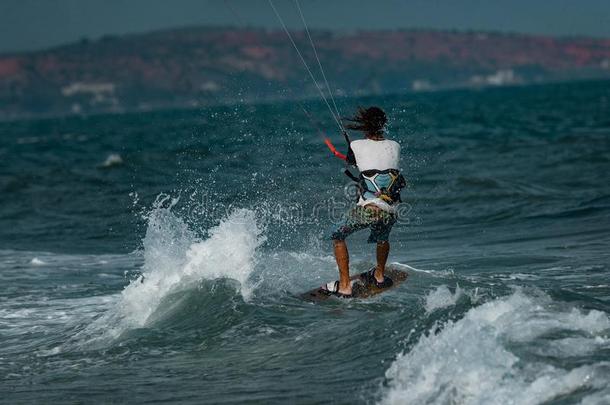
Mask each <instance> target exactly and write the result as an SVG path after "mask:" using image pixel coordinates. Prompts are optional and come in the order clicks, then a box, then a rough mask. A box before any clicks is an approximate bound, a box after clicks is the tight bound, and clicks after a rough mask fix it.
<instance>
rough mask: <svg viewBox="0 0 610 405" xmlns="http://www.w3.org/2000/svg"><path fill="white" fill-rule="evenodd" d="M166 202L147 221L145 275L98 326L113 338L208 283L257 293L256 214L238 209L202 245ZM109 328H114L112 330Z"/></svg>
mask: <svg viewBox="0 0 610 405" xmlns="http://www.w3.org/2000/svg"><path fill="white" fill-rule="evenodd" d="M165 201H166V200H162V201H159V202H158V203H156V204H155V208H154V209H153V210H152V212H151V213H150V214H149V217H148V229H147V231H146V236H145V238H144V265H143V268H142V275H141V276H140V277H138V278H137V279H135V280H133V281H132V282H131V283H130V284H129V285H128V286H127V287H126V288H125V289H124V290H123V292H122V293H121V295H120V300H119V302H118V303H117V306H116V307H115V308H114V310H113V311H112V313H111V314H109V317H103V318H101V319H100V320H98V322H96V324H98V326H99V324H100V322H101V323H102V324H105V325H104V328H105V329H106V330H107V331H108V332H107V334H109V335H110V337H111V338H116V337H118V336H120V335H121V334H122V333H123V332H124V331H126V330H128V329H132V328H138V327H143V326H145V325H146V324H147V322H148V321H149V320H150V319H151V316H152V315H153V314H154V313H155V311H156V310H157V309H158V308H159V306H160V305H161V303H162V302H163V300H164V299H165V298H166V297H167V296H168V295H169V294H174V293H177V292H180V291H184V290H187V289H189V288H192V287H193V286H196V285H197V283H199V282H200V281H201V280H204V279H205V280H215V279H220V278H229V279H233V280H236V281H237V282H238V283H239V287H238V290H239V292H240V293H241V295H242V297H243V298H244V299H245V300H247V299H248V298H249V297H250V294H251V292H252V288H251V286H250V285H249V284H248V278H249V276H250V274H251V273H252V271H253V269H254V266H255V262H256V249H257V248H258V247H259V246H260V245H261V244H262V243H263V242H264V241H265V237H264V236H263V234H262V233H263V231H262V229H261V228H260V227H259V226H258V224H257V221H256V218H255V215H254V212H253V211H250V210H247V209H236V210H234V211H233V212H232V213H230V214H229V216H228V217H227V218H226V219H224V220H223V221H222V222H221V223H220V224H219V225H218V226H216V227H214V228H211V229H210V230H209V232H208V234H209V237H208V238H207V239H205V240H198V239H197V237H196V235H195V234H194V233H193V232H192V231H191V230H190V229H189V228H188V226H187V224H186V223H185V222H184V221H182V220H181V219H180V218H179V217H177V216H176V215H175V214H174V213H173V212H172V207H173V206H174V205H175V203H176V202H177V201H176V200H174V201H172V202H171V204H170V206H169V207H165V208H163V207H161V206H162V205H163V203H164V202H165ZM109 318H110V319H109ZM108 323H110V324H112V323H114V324H115V327H111V328H109V329H108Z"/></svg>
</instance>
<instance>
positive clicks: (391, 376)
mask: <svg viewBox="0 0 610 405" xmlns="http://www.w3.org/2000/svg"><path fill="white" fill-rule="evenodd" d="M443 294H444V293H443ZM609 331H610V320H609V318H608V316H607V315H606V314H604V313H603V312H600V311H595V310H593V311H590V312H588V313H587V312H583V311H580V310H576V309H573V310H570V311H566V310H560V309H557V308H554V306H553V302H552V301H551V299H550V298H548V297H546V296H544V295H542V294H540V295H539V296H538V295H537V296H530V295H527V294H525V293H524V292H522V291H517V292H515V293H514V294H512V295H511V296H509V297H505V298H502V299H497V300H494V301H491V302H488V303H486V304H483V305H481V306H478V307H475V308H472V309H471V310H470V311H468V312H467V313H466V315H465V316H464V318H462V319H460V320H458V321H455V322H448V323H447V324H446V325H445V326H444V328H443V329H442V330H441V331H440V332H439V333H437V334H434V333H433V332H431V333H429V334H428V335H424V336H422V337H421V338H420V340H419V341H418V342H417V344H416V345H415V346H414V347H413V348H412V349H411V350H410V351H409V352H407V353H402V354H400V355H398V357H397V359H396V360H395V361H394V362H393V364H392V365H391V366H390V368H389V369H388V370H387V372H386V378H387V379H388V380H389V389H388V390H387V391H386V392H384V395H383V399H382V402H383V403H386V404H405V403H408V404H481V405H483V404H525V405H528V404H541V403H545V402H546V401H550V400H552V399H554V398H558V397H559V396H561V395H566V394H569V393H571V392H574V391H577V390H590V392H589V394H588V396H585V401H586V402H585V403H592V404H594V403H599V402H598V401H597V399H599V398H603V397H604V395H607V394H608V389H609V383H608V381H609V380H608V376H609V373H610V363H608V362H598V363H590V364H584V365H581V366H580V367H577V368H573V369H563V368H559V367H556V366H552V365H550V364H548V363H546V364H545V363H539V362H536V361H534V360H530V359H529V358H526V356H525V355H523V354H520V352H519V351H516V350H515V349H514V347H515V345H517V346H519V345H520V346H521V347H523V345H525V346H526V347H530V346H531V347H532V348H540V346H541V345H537V344H536V341H535V340H534V339H535V338H537V337H541V336H543V335H544V336H545V339H544V342H545V345H546V344H548V342H549V341H550V342H551V344H549V345H548V348H546V349H544V351H545V353H541V354H547V355H555V356H561V357H560V358H565V357H567V356H570V355H575V354H578V353H576V352H574V351H570V350H569V349H567V348H566V343H567V342H564V341H562V340H564V339H565V336H563V338H562V339H560V338H559V337H557V338H556V340H555V341H553V340H552V339H551V338H550V337H549V336H553V333H556V332H562V333H563V334H564V335H565V334H566V333H568V334H570V333H571V334H573V335H575V337H576V338H578V339H579V342H578V344H580V345H583V344H584V345H587V346H589V349H588V350H585V351H592V350H596V346H597V347H599V346H600V345H604V344H607V343H606V342H607V339H608V338H607V336H605V334H607V333H608V332H609ZM568 343H569V342H568Z"/></svg>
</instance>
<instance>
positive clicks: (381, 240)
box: [368, 211, 396, 283]
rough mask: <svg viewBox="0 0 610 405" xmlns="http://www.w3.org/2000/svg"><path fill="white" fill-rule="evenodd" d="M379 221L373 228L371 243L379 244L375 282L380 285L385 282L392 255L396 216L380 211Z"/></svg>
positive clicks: (370, 237)
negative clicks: (391, 247) (392, 235)
mask: <svg viewBox="0 0 610 405" xmlns="http://www.w3.org/2000/svg"><path fill="white" fill-rule="evenodd" d="M378 214H379V220H378V221H377V222H376V223H374V224H373V225H372V226H371V235H370V236H369V240H368V241H369V242H370V243H376V244H377V252H376V253H377V266H376V267H375V272H374V275H375V280H377V282H378V283H382V282H383V281H384V279H385V278H384V272H385V265H386V263H387V261H388V255H389V254H390V242H389V237H390V231H391V230H392V227H393V226H394V223H395V222H396V216H395V215H392V214H388V213H386V212H383V211H379V212H378Z"/></svg>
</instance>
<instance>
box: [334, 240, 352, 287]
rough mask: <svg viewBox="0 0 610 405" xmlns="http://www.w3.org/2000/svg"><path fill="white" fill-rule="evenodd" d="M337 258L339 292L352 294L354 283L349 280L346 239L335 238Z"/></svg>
mask: <svg viewBox="0 0 610 405" xmlns="http://www.w3.org/2000/svg"><path fill="white" fill-rule="evenodd" d="M333 243H334V252H335V260H336V261H337V267H339V292H340V293H341V294H347V295H350V294H351V293H352V285H351V284H350V281H349V252H348V251H347V244H346V243H345V240H334V241H333Z"/></svg>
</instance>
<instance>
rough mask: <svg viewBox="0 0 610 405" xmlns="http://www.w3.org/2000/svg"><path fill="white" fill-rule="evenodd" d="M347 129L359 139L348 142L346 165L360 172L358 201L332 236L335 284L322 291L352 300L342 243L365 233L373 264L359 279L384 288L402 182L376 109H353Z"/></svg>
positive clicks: (394, 148)
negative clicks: (373, 254)
mask: <svg viewBox="0 0 610 405" xmlns="http://www.w3.org/2000/svg"><path fill="white" fill-rule="evenodd" d="M348 121H350V124H348V125H346V128H347V129H351V130H355V131H361V132H363V133H364V139H358V140H355V141H351V142H350V143H349V150H348V153H347V157H346V160H347V162H348V164H350V165H352V166H356V167H357V168H358V170H359V171H360V175H359V177H358V179H356V180H357V181H358V190H359V192H358V202H357V203H356V205H355V206H354V207H352V208H351V209H350V211H349V212H348V214H347V218H346V219H345V221H344V222H343V223H342V224H341V225H340V226H339V227H338V228H337V229H336V230H335V231H334V232H333V233H332V236H331V239H332V240H333V244H334V254H335V259H336V261H337V266H338V267H339V280H337V281H334V282H331V283H328V284H327V285H325V286H323V288H324V289H326V290H327V291H328V293H329V294H333V295H336V296H339V297H342V298H351V297H352V284H351V283H350V276H349V253H348V250H347V245H346V243H345V239H346V238H347V237H348V236H349V235H351V234H352V233H354V232H356V231H359V230H362V229H367V228H369V229H370V235H369V238H368V242H369V243H376V244H377V265H376V266H375V267H374V268H372V269H371V270H370V271H368V272H366V273H363V274H362V275H361V278H362V279H363V280H364V281H365V282H366V283H369V284H373V285H375V286H376V287H377V288H387V287H390V286H391V285H392V280H391V279H390V278H389V277H386V276H384V271H385V265H386V262H387V260H388V254H389V252H390V242H389V241H388V238H389V235H390V231H391V230H392V226H393V225H394V223H395V222H396V219H397V217H396V204H397V203H398V202H400V189H401V188H402V187H404V185H405V180H404V178H403V176H402V175H401V174H400V171H399V162H400V145H399V144H398V142H396V141H393V140H389V139H386V138H385V137H384V130H385V124H386V122H387V118H386V115H385V113H384V112H383V110H382V109H381V108H379V107H369V108H366V109H364V108H359V109H358V112H357V114H356V116H355V117H353V118H352V119H349V120H348Z"/></svg>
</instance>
